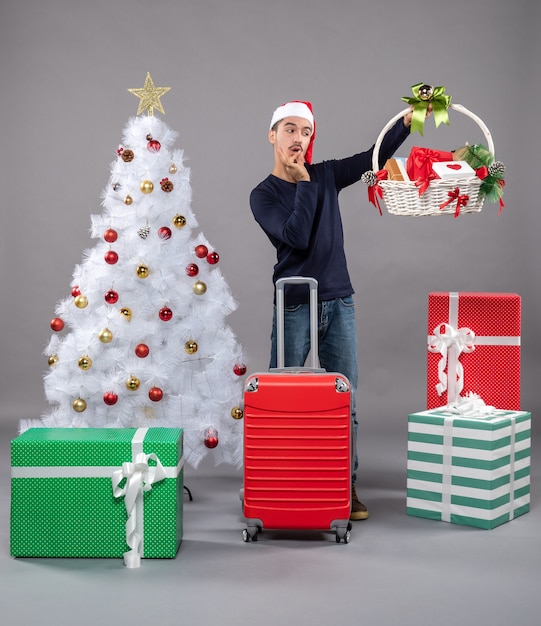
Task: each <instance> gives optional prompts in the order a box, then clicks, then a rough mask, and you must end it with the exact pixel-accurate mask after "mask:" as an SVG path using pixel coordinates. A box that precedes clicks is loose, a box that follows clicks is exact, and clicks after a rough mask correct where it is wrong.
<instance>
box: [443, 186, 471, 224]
mask: <svg viewBox="0 0 541 626" xmlns="http://www.w3.org/2000/svg"><path fill="white" fill-rule="evenodd" d="M447 195H448V196H449V200H446V201H445V202H443V203H442V204H440V209H444V208H445V207H446V206H447V205H449V204H451V202H454V201H455V200H456V208H455V217H458V216H459V215H460V208H461V207H463V206H466V205H467V204H468V200H469V199H470V196H467V195H466V194H462V195H460V189H459V188H458V187H455V188H454V189H453V191H448V192H447Z"/></svg>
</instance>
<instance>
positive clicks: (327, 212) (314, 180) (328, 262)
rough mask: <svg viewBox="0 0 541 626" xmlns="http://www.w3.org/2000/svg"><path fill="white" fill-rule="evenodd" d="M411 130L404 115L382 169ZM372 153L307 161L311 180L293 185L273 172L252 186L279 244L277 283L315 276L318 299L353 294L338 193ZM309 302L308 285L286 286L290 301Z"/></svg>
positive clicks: (388, 140)
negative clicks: (299, 277) (309, 163)
mask: <svg viewBox="0 0 541 626" xmlns="http://www.w3.org/2000/svg"><path fill="white" fill-rule="evenodd" d="M409 132H410V131H409V128H407V127H406V126H405V125H404V122H403V120H402V119H400V120H398V122H397V123H396V124H395V125H394V126H393V127H392V128H391V129H390V130H389V131H388V132H387V134H386V135H385V138H384V140H383V142H382V145H381V147H380V151H379V160H380V167H382V166H383V164H384V163H385V161H386V160H387V159H388V158H390V157H391V156H392V155H393V154H394V152H395V151H396V150H397V148H398V147H399V146H400V145H401V144H402V143H403V142H404V140H405V139H406V137H407V136H408V135H409ZM372 151H373V146H372V148H371V149H370V150H367V151H366V152H361V153H359V154H356V155H354V156H351V157H348V158H345V159H334V160H329V161H323V162H321V163H315V164H313V165H308V164H306V169H307V170H308V172H309V173H310V179H311V180H310V181H301V182H298V183H290V182H287V181H285V180H282V179H281V178H278V177H276V176H274V175H272V174H271V175H269V176H268V177H267V178H266V179H265V180H264V181H262V182H261V183H260V184H259V185H258V186H257V187H256V188H255V189H253V191H252V193H251V194H250V207H251V209H252V213H253V215H254V217H255V219H256V221H257V222H258V224H259V225H260V226H261V228H262V229H263V230H264V231H265V233H266V234H267V236H268V238H269V239H270V241H271V242H272V244H273V246H274V247H275V248H276V255H277V263H276V265H275V266H274V275H273V281H274V282H276V280H277V279H278V278H282V277H284V276H312V277H314V278H316V279H317V281H318V284H319V287H318V297H319V300H332V299H333V298H343V297H345V296H349V295H352V294H353V293H354V291H353V287H352V285H351V280H350V278H349V273H348V268H347V263H346V255H345V252H344V233H343V228H342V219H341V216H340V208H339V205H338V194H339V192H340V190H341V189H343V188H344V187H347V186H349V185H352V184H353V183H356V182H357V181H359V180H360V178H361V176H362V174H363V173H364V172H366V171H367V170H371V169H372ZM307 301H308V292H307V290H306V288H303V287H302V286H297V285H288V286H287V290H286V303H287V304H288V305H290V304H293V305H295V304H300V303H305V302H307Z"/></svg>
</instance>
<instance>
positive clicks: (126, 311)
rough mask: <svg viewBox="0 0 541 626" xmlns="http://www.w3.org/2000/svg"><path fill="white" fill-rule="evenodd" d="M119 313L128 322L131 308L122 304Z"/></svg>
mask: <svg viewBox="0 0 541 626" xmlns="http://www.w3.org/2000/svg"><path fill="white" fill-rule="evenodd" d="M120 314H121V315H122V317H124V318H126V319H127V320H128V322H129V321H130V320H131V316H132V312H131V309H129V308H128V307H127V306H123V307H122V308H121V309H120Z"/></svg>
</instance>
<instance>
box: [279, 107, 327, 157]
mask: <svg viewBox="0 0 541 626" xmlns="http://www.w3.org/2000/svg"><path fill="white" fill-rule="evenodd" d="M285 117H302V118H304V119H305V120H308V121H309V122H310V124H311V126H312V136H311V137H310V143H309V144H308V148H307V149H306V153H305V155H304V160H305V161H306V162H307V163H312V148H313V145H314V139H315V138H316V121H315V119H314V112H313V110H312V104H311V103H310V102H304V101H302V100H291V102H286V103H285V104H282V105H281V106H279V107H278V108H277V109H276V110H275V111H274V113H273V114H272V119H271V123H270V127H269V129H270V130H271V129H272V127H273V126H274V125H275V124H276V122H279V121H280V120H283V119H284V118H285Z"/></svg>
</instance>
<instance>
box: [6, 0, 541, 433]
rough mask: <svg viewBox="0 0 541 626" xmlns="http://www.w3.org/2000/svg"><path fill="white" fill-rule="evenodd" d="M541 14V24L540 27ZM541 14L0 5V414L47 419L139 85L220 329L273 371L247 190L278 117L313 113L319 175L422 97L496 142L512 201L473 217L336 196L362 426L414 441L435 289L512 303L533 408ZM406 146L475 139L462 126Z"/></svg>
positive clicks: (263, 263)
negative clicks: (210, 286)
mask: <svg viewBox="0 0 541 626" xmlns="http://www.w3.org/2000/svg"><path fill="white" fill-rule="evenodd" d="M535 14H537V15H535ZM538 14H539V6H538V3H535V4H532V3H528V2H526V0H523V1H519V2H515V3H507V2H504V1H503V0H501V1H500V0H473V1H471V0H470V1H468V2H466V1H465V0H457V1H455V2H453V3H448V2H439V1H436V2H434V0H412V1H411V2H407V3H405V2H398V1H391V0H383V1H382V2H378V3H361V2H355V1H349V2H348V1H346V0H338V1H336V2H333V3H330V2H322V1H317V0H316V1H311V2H307V1H305V2H294V3H291V2H284V1H281V0H273V1H272V2H268V3H256V2H249V1H248V0H246V1H243V0H236V1H234V2H227V1H223V0H222V1H218V0H215V1H211V0H198V2H178V1H177V2H174V1H164V0H160V1H157V2H152V3H148V2H140V1H128V0H122V1H119V0H117V1H115V2H110V1H109V0H107V1H105V0H95V1H93V2H91V3H85V4H81V5H79V4H77V5H76V6H75V5H74V4H73V3H70V2H67V1H66V0H56V1H55V0H45V1H40V2H38V1H37V0H18V1H17V2H15V1H11V2H10V1H6V0H3V1H2V4H1V14H0V20H1V21H0V24H1V25H0V29H1V30H0V46H1V48H0V53H1V59H2V62H1V72H2V74H1V75H2V89H1V95H0V97H1V99H2V100H1V102H2V118H1V119H2V133H1V136H2V142H3V146H4V149H3V150H1V151H0V159H1V161H0V176H1V177H2V181H3V182H2V204H3V217H4V220H3V227H2V229H1V232H0V244H1V250H2V271H1V272H0V288H1V293H2V300H1V302H2V304H1V307H2V309H1V319H2V328H1V333H2V355H3V358H2V359H1V361H0V368H1V371H0V386H1V387H0V397H1V399H2V416H3V417H4V416H5V418H6V419H19V418H21V417H34V416H37V415H39V414H40V411H41V410H42V408H43V406H44V397H43V391H42V375H43V373H44V372H45V370H46V369H47V362H46V357H45V356H44V355H42V350H43V348H44V346H45V345H46V343H47V342H48V340H49V336H50V328H49V321H50V319H51V317H53V316H54V307H55V304H56V302H57V300H59V299H60V298H63V297H65V296H67V295H68V294H69V282H70V280H71V277H72V272H73V269H74V267H75V265H76V264H77V263H79V262H80V260H81V255H82V251H83V250H84V249H85V248H88V247H92V246H93V245H94V243H95V242H94V240H92V239H90V237H89V233H88V231H89V226H90V214H91V213H96V212H100V210H101V207H100V194H101V191H102V189H103V188H104V186H105V185H106V184H107V182H108V176H109V165H110V162H111V161H112V160H113V159H114V157H115V154H114V151H115V149H116V147H117V146H118V144H119V143H120V141H121V135H122V130H123V128H124V125H125V124H126V122H127V120H128V118H129V117H130V116H132V115H135V113H136V111H137V106H138V99H137V98H135V97H134V96H133V95H132V94H130V93H129V92H128V91H127V89H128V88H129V87H140V86H142V84H143V82H144V78H145V75H146V72H147V71H150V73H151V75H152V77H153V80H154V82H155V84H156V85H157V86H171V87H172V89H171V91H170V92H169V93H168V94H166V95H165V96H164V97H163V99H162V103H163V105H164V108H165V113H166V114H165V118H164V119H165V121H166V123H167V124H168V125H169V126H170V127H171V128H172V129H174V130H176V131H178V133H179V139H178V141H177V144H176V145H177V146H178V147H181V148H183V149H184V150H185V155H186V157H187V162H188V164H189V166H190V167H191V170H192V186H193V204H192V207H193V209H194V211H195V214H196V216H197V219H198V221H199V223H200V227H201V230H202V231H203V232H204V233H205V235H206V236H207V238H208V239H209V241H210V242H211V243H212V244H213V245H214V246H215V248H216V249H217V250H218V251H219V252H220V255H221V268H222V271H223V273H224V275H225V278H226V280H227V282H228V283H229V285H230V286H231V289H232V291H233V294H234V296H235V298H236V300H237V301H238V303H239V308H238V310H237V311H236V312H235V313H234V314H233V315H232V316H231V317H230V318H229V320H228V321H229V322H230V324H231V326H232V327H233V330H234V331H235V332H236V333H237V335H238V337H239V340H240V341H241V343H242V345H243V346H244V348H245V349H246V352H247V353H248V356H249V359H250V361H249V367H250V370H252V371H254V370H259V369H262V368H263V369H266V367H267V361H268V347H269V346H268V344H269V340H268V335H269V324H270V312H271V300H272V284H271V273H272V266H273V264H274V260H275V257H274V250H273V248H272V246H271V245H270V243H268V241H267V239H266V237H265V236H264V234H263V233H262V232H261V231H260V229H259V227H258V225H257V224H256V223H255V221H254V220H253V218H252V215H251V212H250V209H249V206H248V196H249V193H250V190H251V189H252V187H253V186H255V184H257V183H258V182H259V181H260V180H261V179H262V178H264V177H265V176H266V175H267V174H268V172H269V171H270V169H271V167H272V152H271V146H270V144H268V142H267V129H268V123H269V120H270V116H271V114H272V111H273V110H274V108H275V106H277V105H279V104H281V103H282V102H284V101H285V100H288V99H309V100H311V101H312V102H313V104H314V107H315V114H316V120H317V123H318V137H317V140H316V144H315V149H314V158H315V159H324V158H332V157H335V156H347V155H349V154H352V153H353V152H354V151H356V150H359V149H366V148H368V147H370V145H371V144H372V143H373V142H374V141H375V139H376V137H377V135H378V133H379V131H380V130H381V128H383V126H384V124H385V123H386V122H387V121H388V120H389V119H390V118H391V117H392V116H393V115H394V114H395V113H398V112H399V111H400V110H402V108H404V107H405V106H406V105H405V104H404V103H403V102H402V101H401V100H400V98H401V96H407V95H410V94H411V90H410V87H411V85H413V84H414V83H416V82H419V81H425V82H429V83H433V84H438V85H439V84H442V85H445V86H446V88H447V92H448V93H449V94H451V95H452V97H453V99H454V101H455V102H458V103H461V104H463V105H464V106H466V107H467V108H468V109H470V110H471V111H473V112H474V113H476V114H477V115H479V116H480V117H481V118H482V119H483V120H484V122H485V123H486V124H487V126H488V127H489V128H490V130H491V132H492V135H493V138H494V143H495V147H496V156H497V158H499V159H501V160H503V161H504V162H505V163H506V165H507V172H506V180H507V187H506V190H505V196H504V200H505V203H506V208H505V209H504V211H503V214H502V215H501V216H499V217H498V215H497V213H498V207H497V205H495V204H490V203H488V204H485V208H484V210H483V212H482V213H481V214H477V215H471V216H464V219H462V218H459V219H456V220H454V219H453V218H452V217H451V216H444V217H434V218H424V219H422V218H400V217H396V216H391V215H390V214H388V213H385V214H384V216H383V217H380V216H379V214H378V212H377V211H376V209H375V208H374V207H373V206H372V205H371V204H369V203H368V200H367V192H366V186H365V185H364V184H358V185H355V186H353V187H351V188H349V189H347V190H345V191H344V192H343V194H342V198H341V200H342V213H343V216H344V227H345V231H346V245H347V253H348V259H349V268H350V272H351V276H352V280H353V282H354V286H355V289H356V303H357V308H358V326H359V344H360V380H361V384H360V391H359V405H360V412H361V415H362V418H363V420H364V421H365V422H366V423H367V424H369V423H371V422H374V423H376V424H377V425H378V428H379V427H380V426H381V420H385V424H386V427H389V428H393V427H398V428H402V425H403V419H404V414H405V413H406V412H407V411H409V410H416V409H419V408H422V407H423V404H424V401H425V367H426V365H425V341H424V336H425V334H426V299H427V294H428V292H429V291H432V290H435V291H440V290H441V291H451V290H457V291H460V290H462V291H512V292H517V293H519V294H520V295H521V296H522V298H523V309H524V311H523V350H522V354H523V404H524V406H526V407H528V408H531V409H532V410H533V409H535V407H536V406H537V405H538V403H539V399H538V396H537V393H536V391H537V390H536V389H535V384H534V381H535V380H536V379H537V378H538V377H539V373H540V370H539V357H538V355H539V353H540V343H539V342H540V335H539V333H537V332H536V330H537V320H538V319H539V317H540V313H541V311H540V307H541V298H540V297H539V294H538V290H537V288H536V287H537V284H538V278H537V277H538V275H539V270H540V260H539V253H538V246H537V245H536V243H537V238H538V233H539V224H540V221H541V212H540V211H539V207H538V196H537V191H538V184H537V183H538V176H537V169H538V168H537V163H536V156H535V155H536V151H535V149H536V146H537V143H538V142H537V139H538V137H539V132H538V129H539V123H538V120H537V116H534V114H535V113H537V108H538V107H536V95H537V96H538V95H539V81H538V77H539V71H538V63H537V61H538V59H539V54H538V53H539V44H538V41H539V37H538V26H539V20H538V19H537V17H538ZM427 126H428V129H427V132H426V133H425V137H424V138H422V137H420V135H418V134H417V135H416V136H414V137H411V138H410V139H408V140H407V143H406V144H405V145H404V146H403V148H402V152H401V154H404V155H407V153H408V152H409V149H410V147H411V146H412V145H427V146H429V147H435V148H442V149H444V148H449V149H452V148H455V147H457V146H460V145H462V144H463V143H464V142H465V141H467V140H470V141H481V140H483V136H482V135H481V134H480V131H479V129H478V127H477V125H476V124H475V123H474V122H472V121H471V120H469V119H467V118H465V117H464V116H463V115H460V114H457V113H456V112H451V125H450V126H449V127H443V128H442V127H440V129H438V131H436V130H435V127H434V124H433V122H432V120H429V122H428V124H427Z"/></svg>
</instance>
